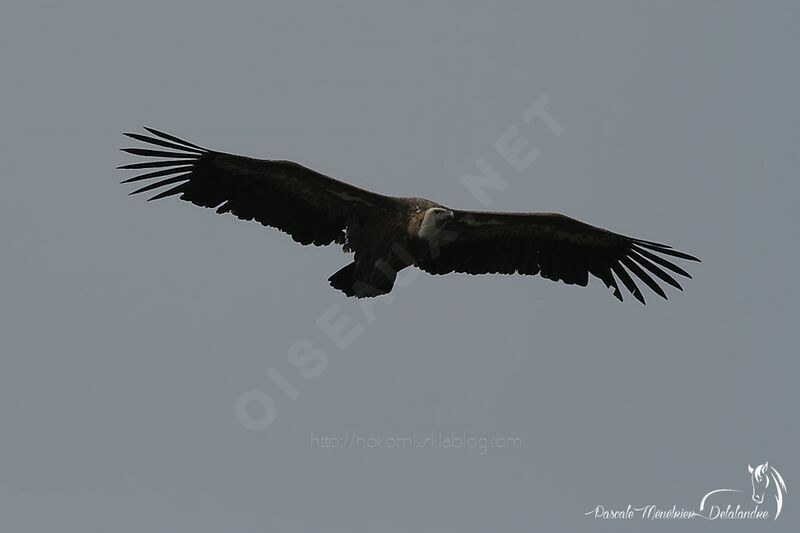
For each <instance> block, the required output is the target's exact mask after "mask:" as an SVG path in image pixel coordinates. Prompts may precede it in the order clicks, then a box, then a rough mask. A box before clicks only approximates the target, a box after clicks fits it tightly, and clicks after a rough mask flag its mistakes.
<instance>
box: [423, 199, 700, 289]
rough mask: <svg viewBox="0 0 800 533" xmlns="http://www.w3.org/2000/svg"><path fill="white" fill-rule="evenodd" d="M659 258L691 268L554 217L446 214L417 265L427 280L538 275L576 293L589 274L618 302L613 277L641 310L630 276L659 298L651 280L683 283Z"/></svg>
mask: <svg viewBox="0 0 800 533" xmlns="http://www.w3.org/2000/svg"><path fill="white" fill-rule="evenodd" d="M665 256H667V257H672V258H679V259H684V260H687V261H699V259H697V258H696V257H693V256H691V255H688V254H685V253H683V252H678V251H676V250H673V249H672V248H670V247H669V246H666V245H664V244H658V243H655V242H650V241H644V240H641V239H633V238H630V237H625V236H623V235H619V234H617V233H613V232H611V231H608V230H605V229H602V228H597V227H595V226H590V225H589V224H585V223H583V222H580V221H579V220H575V219H573V218H570V217H567V216H564V215H560V214H557V213H488V212H474V211H454V217H453V220H452V221H450V222H449V223H448V225H447V226H445V228H444V232H443V234H442V237H441V239H440V242H439V246H438V247H436V248H434V249H433V250H432V253H431V254H430V257H428V258H426V259H424V260H423V261H420V262H419V263H418V264H417V266H418V267H419V268H421V269H422V270H425V271H426V272H429V273H431V274H447V273H449V272H465V273H467V274H488V273H497V274H514V273H520V274H525V275H530V276H534V275H536V274H539V275H541V276H542V277H544V278H547V279H551V280H553V281H563V282H564V283H567V284H570V285H573V284H574V285H580V286H582V287H585V286H586V285H587V284H588V283H589V274H592V275H593V276H595V277H597V278H599V279H600V280H602V281H603V283H605V285H606V287H609V288H613V290H614V296H616V297H617V298H618V299H619V300H620V301H622V291H620V289H619V286H618V285H617V279H615V276H616V278H618V279H619V280H620V281H621V282H622V284H623V285H624V286H625V288H626V289H627V290H628V291H629V292H630V293H631V294H632V295H633V296H634V297H635V298H636V299H637V300H639V301H640V302H642V303H645V300H644V295H643V294H642V291H641V290H639V287H638V286H637V285H636V282H635V281H634V279H633V277H632V276H631V274H633V276H635V277H636V278H638V279H639V280H641V281H642V282H644V284H645V285H647V286H648V287H650V289H652V290H653V292H655V293H656V294H658V295H659V296H661V297H663V298H666V297H667V295H666V293H665V292H664V290H663V289H662V288H661V286H660V285H659V281H661V282H664V283H666V284H668V285H672V286H673V287H675V288H677V289H681V286H680V284H679V283H678V282H677V281H676V280H675V278H674V277H673V275H672V274H677V275H679V276H684V277H687V278H691V276H690V275H689V273H688V272H686V271H685V270H683V269H682V268H681V267H679V266H678V265H676V264H674V263H673V262H671V261H669V260H667V259H666V258H665ZM655 278H657V279H655ZM681 290H682V289H681Z"/></svg>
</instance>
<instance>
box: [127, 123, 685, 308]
mask: <svg viewBox="0 0 800 533" xmlns="http://www.w3.org/2000/svg"><path fill="white" fill-rule="evenodd" d="M145 130H147V132H148V133H149V135H144V134H137V133H126V134H125V135H127V136H128V137H130V138H132V139H135V140H137V141H140V142H142V143H146V144H149V145H151V146H149V147H139V148H123V151H124V152H127V153H130V154H133V155H136V156H144V157H147V158H157V159H155V160H146V161H143V162H137V163H132V164H128V165H123V166H122V167H119V168H122V169H129V170H137V171H144V174H141V175H138V176H135V177H132V178H130V179H127V180H125V181H123V183H130V182H141V181H146V180H152V181H150V182H149V183H148V184H147V185H145V186H144V187H141V188H139V189H137V190H135V191H133V192H132V193H131V194H137V193H142V192H147V191H155V190H156V189H160V188H162V187H167V188H166V190H162V192H159V193H158V194H156V195H155V196H153V197H152V198H150V200H157V199H160V198H166V197H168V196H174V195H180V198H181V199H183V200H186V201H188V202H191V203H193V204H195V205H199V206H202V207H211V208H216V210H217V213H232V214H234V215H235V216H237V217H238V218H240V219H242V220H256V221H258V222H260V223H261V224H263V225H265V226H272V227H274V228H277V229H279V230H280V231H283V232H285V233H287V234H289V235H290V236H291V237H292V239H294V240H295V241H297V242H299V243H300V244H313V245H315V246H323V245H328V244H334V243H336V244H339V245H341V246H343V247H344V250H345V251H346V252H352V253H353V261H352V262H351V263H350V264H348V265H347V266H345V267H344V268H342V269H341V270H339V271H338V272H336V273H335V274H333V275H332V276H331V277H330V278H329V279H328V281H329V282H330V284H331V286H332V287H334V288H335V289H338V290H340V291H342V292H343V293H345V294H346V295H347V296H355V297H358V298H364V297H372V296H378V295H381V294H386V293H388V292H390V291H391V290H392V286H393V285H394V281H395V278H396V277H397V273H398V271H400V270H401V269H404V268H406V267H409V266H415V267H417V268H420V269H422V270H424V271H425V272H429V273H431V274H448V273H450V272H463V273H466V274H515V273H518V274H524V275H529V276H535V275H537V274H538V275H540V276H541V277H543V278H547V279H550V280H553V281H563V282H564V283H567V284H569V285H580V286H581V287H585V286H586V285H587V284H588V283H589V277H590V275H591V276H594V277H596V278H598V279H600V281H602V282H603V283H604V284H605V285H606V287H608V288H609V289H611V290H612V291H613V294H614V296H616V297H617V298H618V299H619V300H620V301H622V298H623V296H622V290H621V289H620V284H621V285H622V286H623V287H624V288H625V289H626V290H627V291H628V292H629V293H630V294H632V295H633V296H634V297H635V298H636V299H637V300H639V301H640V302H642V303H644V302H645V298H644V295H643V293H642V291H641V290H640V288H639V286H638V285H637V284H636V283H637V281H638V282H640V283H643V284H644V285H646V286H647V287H649V288H650V290H652V291H653V292H654V293H656V294H658V295H659V296H661V297H662V298H666V297H667V295H666V293H665V292H664V289H663V288H662V286H661V285H662V284H667V285H672V286H673V287H675V288H677V289H681V286H680V284H679V283H678V281H677V280H676V279H675V277H676V276H683V277H687V278H690V277H691V276H690V275H689V273H688V272H686V271H685V270H684V269H683V268H681V267H680V266H678V265H677V264H675V262H674V261H675V259H681V260H685V261H699V260H698V259H697V258H696V257H693V256H691V255H689V254H686V253H683V252H679V251H677V250H674V249H672V248H671V247H670V246H667V245H664V244H659V243H656V242H652V241H645V240H641V239H635V238H632V237H626V236H624V235H620V234H618V233H614V232H611V231H608V230H605V229H602V228H598V227H595V226H591V225H589V224H586V223H584V222H581V221H579V220H575V219H574V218H570V217H567V216H564V215H561V214H558V213H492V212H482V211H465V210H459V209H450V208H448V207H445V206H443V205H440V204H437V203H436V202H432V201H430V200H426V199H424V198H397V197H391V196H384V195H382V194H378V193H374V192H371V191H367V190H364V189H361V188H358V187H355V186H353V185H350V184H347V183H344V182H341V181H338V180H336V179H334V178H331V177H328V176H325V175H323V174H320V173H319V172H316V171H314V170H311V169H310V168H306V167H304V166H302V165H299V164H297V163H293V162H291V161H277V160H266V159H253V158H250V157H243V156H238V155H231V154H226V153H223V152H217V151H214V150H207V149H205V148H202V147H200V146H198V145H196V144H192V143H190V142H187V141H184V140H181V139H179V138H177V137H175V136H173V135H169V134H167V133H164V132H161V131H158V130H155V129H151V128H145ZM681 290H682V289H681Z"/></svg>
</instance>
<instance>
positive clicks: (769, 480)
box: [747, 461, 786, 518]
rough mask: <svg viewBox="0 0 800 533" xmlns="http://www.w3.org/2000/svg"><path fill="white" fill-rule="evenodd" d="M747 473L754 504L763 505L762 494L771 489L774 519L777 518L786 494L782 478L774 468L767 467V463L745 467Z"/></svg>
mask: <svg viewBox="0 0 800 533" xmlns="http://www.w3.org/2000/svg"><path fill="white" fill-rule="evenodd" d="M747 471H748V472H750V476H751V477H750V481H751V482H752V484H753V501H754V502H756V503H764V494H765V493H766V492H767V489H769V488H770V487H772V490H773V491H774V492H775V506H776V507H775V518H778V515H779V514H781V508H782V507H783V495H784V494H786V483H785V482H784V481H783V477H781V475H780V473H779V472H778V471H777V470H775V468H774V467H772V466H769V461H767V462H766V463H764V464H761V465H758V466H757V467H755V468H753V467H752V466H750V465H747Z"/></svg>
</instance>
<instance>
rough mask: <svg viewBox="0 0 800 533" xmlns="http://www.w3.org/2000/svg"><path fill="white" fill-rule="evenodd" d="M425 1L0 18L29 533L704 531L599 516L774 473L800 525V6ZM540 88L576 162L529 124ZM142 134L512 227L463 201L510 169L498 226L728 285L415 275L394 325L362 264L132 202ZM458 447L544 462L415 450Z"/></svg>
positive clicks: (3, 235) (11, 295) (11, 464)
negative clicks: (439, 442)
mask: <svg viewBox="0 0 800 533" xmlns="http://www.w3.org/2000/svg"><path fill="white" fill-rule="evenodd" d="M400 4H401V3H397V2H396V3H389V2H371V1H370V2H367V1H359V2H356V1H347V2H345V1H340V2H318V3H311V2H284V3H275V2H268V3H264V2H261V3H255V2H254V3H250V2H228V3H220V2H189V1H181V2H169V3H166V4H165V3H162V2H155V1H150V0H143V1H139V2H115V3H111V2H109V3H99V2H98V3H90V2H70V3H66V2H61V1H58V0H44V1H36V2H21V1H13V0H12V1H11V2H5V3H4V8H3V16H2V17H0V65H1V66H2V70H3V84H2V85H3V90H2V100H0V116H2V120H0V174H2V183H3V194H2V195H0V244H2V247H3V257H4V260H3V261H2V262H0V280H2V281H0V294H2V296H3V298H2V301H3V304H2V305H0V353H1V355H0V429H2V432H1V433H0V516H1V517H2V522H3V524H4V525H3V529H4V530H7V531H15V532H25V531H31V532H34V531H36V532H41V531H76V532H79V531H80V532H94V531H98V532H101V531H102V532H105V531H119V532H128V531H130V532H140V531H192V532H205V531H209V532H211V531H223V530H224V531H265V530H267V529H269V530H275V531H320V530H323V531H409V530H412V531H487V530H497V529H507V530H510V531H532V530H533V531H578V530H587V531H619V530H621V529H625V528H636V529H635V530H637V531H643V530H647V531H650V530H653V531H662V530H670V531H674V530H680V531H691V530H700V529H704V528H705V524H700V523H698V522H697V521H694V522H683V523H680V524H678V525H675V524H673V523H669V522H659V521H651V522H646V523H641V522H640V523H637V524H635V525H633V524H630V525H629V524H622V523H619V522H616V521H614V522H612V521H601V520H595V519H592V518H590V517H587V516H584V513H585V512H587V511H589V510H591V509H593V508H595V506H597V505H600V504H602V505H604V506H606V507H615V508H624V507H625V506H626V505H628V504H634V505H645V504H657V505H658V506H660V507H664V508H671V507H672V505H673V504H674V505H677V506H678V507H679V508H680V507H682V506H683V507H687V508H692V507H693V506H695V507H696V505H697V502H698V500H699V499H700V497H702V495H703V494H705V493H706V492H707V491H709V490H712V489H715V488H721V487H730V488H741V489H743V490H749V489H748V487H749V483H750V481H749V475H748V473H747V470H746V466H747V464H748V463H751V464H753V466H755V465H757V464H760V463H763V462H764V461H767V460H768V461H769V462H770V464H771V465H773V466H775V467H776V468H778V469H779V470H780V471H781V473H782V474H783V476H784V478H785V479H786V482H787V484H788V485H789V491H790V492H789V494H788V495H787V497H786V501H785V504H784V510H783V514H782V516H781V517H780V518H779V520H778V522H777V523H774V524H770V526H774V527H776V528H777V530H786V531H788V530H790V529H791V530H796V529H795V528H796V526H797V521H798V519H797V517H798V512H799V511H798V509H800V507H798V503H797V500H796V499H794V494H793V492H794V491H792V485H793V482H795V481H797V480H800V468H798V467H800V460H798V456H797V450H798V449H800V433H799V432H798V427H797V411H796V409H797V408H796V405H797V404H798V400H800V398H799V397H798V392H797V391H798V387H797V383H796V379H797V375H798V363H797V353H796V339H795V337H796V327H797V323H798V320H797V319H798V313H797V297H798V288H797V287H798V285H797V281H796V279H797V274H796V270H797V262H798V253H797V250H796V247H797V237H796V233H795V232H796V227H797V196H798V192H800V190H799V189H800V187H798V184H797V168H798V164H799V163H800V161H798V153H800V152H799V151H798V149H797V144H798V140H800V113H799V112H798V106H797V95H798V94H800V83H798V81H800V78H798V73H797V72H798V71H797V57H796V56H797V50H798V45H799V44H800V39H798V37H799V36H798V20H799V19H798V6H797V3H796V2H775V1H773V2H734V1H730V2H710V1H703V2H661V3H655V2H648V3H638V2H604V3H602V5H601V3H599V2H563V1H551V2H536V3H535V5H534V3H532V2H527V1H517V2H500V3H496V2H491V3H490V2H485V3H482V2H466V1H464V2H455V1H452V2H436V3H427V2H404V3H402V6H401V5H400ZM543 97H544V98H547V99H548V103H547V110H548V111H549V112H550V113H551V114H552V116H553V117H554V118H555V119H556V120H557V121H558V123H559V124H560V125H561V126H562V127H563V132H562V133H561V135H554V134H553V132H552V131H551V130H550V129H548V128H547V127H546V125H544V124H543V123H542V122H540V121H534V122H531V123H527V122H525V120H524V119H523V118H522V115H523V113H524V111H525V110H526V109H528V108H529V107H530V106H531V105H532V104H533V103H534V102H537V101H539V99H540V98H543ZM142 125H149V126H152V127H156V128H160V129H164V130H166V131H169V132H172V133H174V134H176V135H179V136H182V137H185V138H187V139H189V140H191V141H194V142H196V143H198V144H202V145H205V146H208V147H210V148H216V149H221V150H228V151H231V152H234V153H241V154H246V155H254V156H262V157H269V158H276V159H279V158H280V159H283V158H286V159H293V160H297V161H300V162H302V163H304V164H306V165H308V166H311V167H313V168H315V169H317V170H320V171H323V172H326V173H328V174H330V175H333V176H336V177H338V178H341V179H344V180H346V181H349V182H351V183H354V184H357V185H359V186H362V187H366V188H369V189H373V190H377V191H381V192H384V193H388V194H396V195H414V196H424V197H428V198H431V199H434V200H436V201H439V202H441V203H443V204H446V205H449V206H452V207H459V208H476V209H477V208H484V207H486V206H484V205H483V204H482V203H481V202H479V201H478V199H476V198H475V196H473V195H472V194H471V193H470V191H469V190H467V189H466V188H465V187H464V186H463V185H462V184H461V183H460V181H459V179H460V177H461V176H462V175H464V174H469V173H473V174H474V173H476V172H477V168H478V167H477V165H478V161H479V159H481V158H483V160H485V161H486V162H487V163H488V164H489V165H491V167H492V168H494V169H495V170H496V171H497V172H498V173H499V174H500V175H501V176H502V177H503V178H504V179H505V180H506V182H507V183H508V186H507V188H506V189H505V190H504V191H490V194H489V196H490V199H491V204H490V205H489V206H488V208H490V209H493V210H495V209H496V210H546V211H560V212H564V213H566V214H569V215H571V216H575V217H577V218H580V219H582V220H585V221H588V222H590V223H593V224H596V225H601V226H604V227H607V228H610V229H612V230H615V231H619V232H621V233H625V234H631V235H634V236H638V237H642V238H646V239H652V240H657V241H661V242H667V243H671V244H674V245H676V246H677V247H678V248H679V249H682V250H685V251H687V252H690V253H693V254H696V255H698V256H700V257H701V258H702V259H703V263H701V264H699V265H691V271H692V273H693V274H694V280H691V281H688V282H687V283H685V284H684V286H685V289H686V290H685V292H683V293H679V292H677V291H670V293H669V295H670V300H669V301H668V302H664V301H659V300H657V299H656V298H655V297H651V298H650V299H649V300H650V304H649V305H648V306H647V307H642V306H641V305H639V304H638V303H636V302H635V301H634V300H633V299H632V298H630V301H629V302H628V301H626V302H625V303H624V304H620V303H618V302H617V301H616V300H614V299H613V298H612V297H611V296H610V295H608V294H606V290H605V289H604V287H603V286H602V284H601V283H599V282H597V281H596V280H595V281H596V282H594V283H592V284H591V285H590V287H588V288H586V289H579V288H575V287H567V286H565V285H563V284H554V283H552V282H548V281H546V280H542V279H539V278H522V277H478V278H470V277H467V276H460V275H451V276H447V277H430V276H427V275H425V274H420V275H418V276H416V277H413V275H412V277H409V278H407V279H406V281H407V283H405V285H406V286H403V287H398V288H396V290H395V292H394V293H393V295H394V298H393V300H391V301H389V302H387V300H386V299H382V300H380V301H379V302H378V303H377V304H376V305H374V307H371V308H368V309H367V311H370V310H371V311H372V312H374V315H372V316H370V317H369V318H374V320H373V321H372V322H369V321H368V320H367V317H365V315H364V311H365V309H363V308H362V307H361V306H360V305H359V304H358V303H355V302H353V301H350V300H346V299H345V298H343V296H342V295H341V294H340V293H338V292H336V291H334V290H333V289H331V288H330V287H328V285H327V282H326V278H327V277H328V276H329V275H330V274H331V273H332V272H334V271H336V270H338V269H339V268H340V267H341V266H343V265H344V264H346V262H347V261H348V259H347V258H346V257H345V256H343V255H342V253H341V251H340V250H338V249H335V248H328V249H320V248H308V247H300V246H298V245H296V244H295V243H293V242H292V241H291V240H290V239H289V238H288V237H287V236H285V235H283V234H280V233H279V232H277V231H274V230H268V229H266V228H263V227H261V226H259V225H257V224H253V223H244V222H240V221H238V220H236V219H235V218H233V217H221V216H217V215H215V214H214V213H213V212H212V211H208V210H202V209H199V208H195V207H193V206H190V205H188V204H185V203H183V202H180V201H177V200H174V199H173V200H168V201H163V202H160V203H150V204H148V203H145V202H143V201H142V199H140V198H128V197H127V196H126V194H127V192H128V191H129V190H130V188H128V187H122V186H119V185H118V184H117V182H118V181H119V180H120V179H123V177H124V174H123V173H122V172H120V171H115V170H114V167H116V166H117V165H120V164H123V163H125V162H131V161H132V158H130V157H127V156H125V154H122V153H120V152H119V151H117V148H119V147H121V146H123V145H125V144H129V143H126V142H125V141H124V140H123V137H122V136H121V135H120V134H121V132H122V131H130V130H136V129H138V128H139V127H140V126H142ZM511 127H516V128H517V130H518V131H519V135H520V136H521V137H524V138H525V139H526V140H527V142H528V143H529V144H530V146H535V147H536V148H537V149H538V150H540V151H541V154H540V155H539V157H537V158H536V160H535V161H534V162H533V163H532V164H531V165H530V166H529V167H528V168H526V169H524V171H523V172H518V171H517V170H515V169H514V168H513V167H512V166H510V165H509V164H508V162H507V161H505V160H504V159H503V158H502V157H501V156H500V155H499V154H498V152H497V151H496V150H495V148H493V144H494V143H495V141H496V140H497V139H498V138H499V137H500V136H501V135H502V134H503V133H504V132H507V131H508V130H509V128H511ZM335 306H339V307H335ZM326 312H328V313H333V314H334V315H335V317H334V319H333V321H334V322H335V321H336V320H340V319H342V317H343V316H345V315H346V316H347V317H348V318H349V320H351V322H350V323H347V325H346V327H345V332H351V331H355V332H356V333H358V332H360V335H358V337H357V338H353V339H351V340H352V342H350V343H349V344H348V345H347V346H345V347H344V348H343V349H342V348H341V347H340V346H337V343H336V342H335V340H334V339H333V338H332V337H331V336H330V335H329V334H327V333H326V332H325V330H324V327H323V328H321V327H319V326H318V325H317V322H318V321H319V319H320V317H322V316H325V315H324V314H325V313H326ZM323 321H325V320H323ZM328 321H329V322H330V320H328ZM353 327H356V328H357V329H356V330H352V328H353ZM354 335H355V333H354ZM301 340H307V341H310V342H311V343H313V346H314V348H316V349H318V350H320V351H321V352H322V353H324V360H325V361H326V363H327V364H326V366H325V367H324V368H323V367H319V366H317V367H315V369H316V372H310V371H308V369H305V370H303V369H301V368H298V366H296V365H294V364H292V361H295V360H294V359H292V358H291V356H290V349H291V347H292V346H293V345H295V343H296V342H297V341H301ZM296 346H298V345H295V347H296ZM301 346H306V347H307V346H308V345H307V344H302V345H301ZM303 353H306V352H305V351H303ZM315 354H316V356H317V357H318V359H317V360H319V358H322V357H323V355H321V354H320V352H315ZM295 362H296V361H295ZM270 376H271V377H270ZM248 391H259V392H256V393H248ZM287 392H288V394H287ZM246 393H247V394H252V395H254V396H252V397H254V398H260V399H261V401H266V400H265V398H266V397H268V398H269V400H270V401H271V402H272V404H273V406H274V411H273V414H274V420H272V423H271V424H269V427H268V428H266V429H265V430H263V431H256V430H251V429H247V428H246V427H245V426H246V424H243V423H242V420H243V419H242V416H241V413H239V415H237V410H236V405H237V400H238V399H240V398H242V395H243V394H246ZM245 397H246V398H247V397H248V396H245ZM257 407H258V406H257V405H255V408H254V404H250V405H249V409H248V410H247V413H248V416H250V417H251V419H252V418H258V417H263V416H264V412H263V411H259V410H258V409H257ZM451 433H453V434H456V435H459V436H463V435H467V436H468V437H470V438H476V439H477V438H484V439H490V440H491V442H494V443H497V442H499V440H498V439H518V440H515V441H514V442H517V443H518V444H517V445H515V446H506V447H504V448H499V447H496V446H495V447H493V448H491V449H487V450H484V452H485V453H481V450H480V449H479V448H477V447H470V446H467V445H466V444H464V445H463V446H461V447H456V446H455V445H454V446H453V447H451V448H444V447H439V448H434V447H432V446H422V447H419V448H415V449H398V448H396V447H395V448H391V447H390V446H389V445H388V444H387V443H388V442H390V441H387V440H386V439H387V438H396V437H397V438H403V437H416V438H417V439H419V440H423V439H424V438H425V437H426V436H431V435H432V434H434V435H437V436H439V435H444V436H450V435H451ZM323 437H324V438H325V439H327V440H325V439H323ZM336 437H347V438H350V439H352V440H351V441H350V442H357V441H356V440H355V438H358V439H363V440H362V441H361V443H362V444H363V445H358V444H356V445H354V446H352V447H351V448H342V447H338V448H334V447H332V444H331V443H335V442H336V441H335V440H334V439H335V438H336ZM370 437H372V438H376V439H377V438H378V437H380V438H381V439H383V441H382V444H381V445H380V446H375V447H370V445H369V443H368V441H367V439H368V438H370ZM315 439H316V440H315ZM472 442H476V441H472ZM507 442H508V441H507ZM326 443H327V444H326ZM372 443H373V444H374V441H372ZM743 498H744V503H745V504H747V495H744V496H743ZM755 526H756V525H755V524H752V523H750V522H746V521H744V522H742V521H729V523H726V524H724V526H721V527H723V528H724V530H725V531H729V530H730V531H750V530H752V529H753V528H754V527H755Z"/></svg>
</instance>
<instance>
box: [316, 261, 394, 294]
mask: <svg viewBox="0 0 800 533" xmlns="http://www.w3.org/2000/svg"><path fill="white" fill-rule="evenodd" d="M376 274H377V275H376ZM394 279H395V276H387V275H386V274H384V273H383V272H379V271H373V272H371V273H369V274H368V279H366V280H364V279H360V278H359V277H358V276H357V271H356V263H355V261H354V262H352V263H350V264H349V265H347V266H345V267H344V268H342V269H341V270H339V271H338V272H336V273H335V274H333V275H332V276H331V277H329V278H328V281H330V282H331V287H333V288H334V289H338V290H340V291H342V292H343V293H345V294H346V295H347V296H355V297H356V298H374V297H375V296H380V295H381V294H388V293H389V292H390V291H391V290H392V287H393V286H394Z"/></svg>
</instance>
